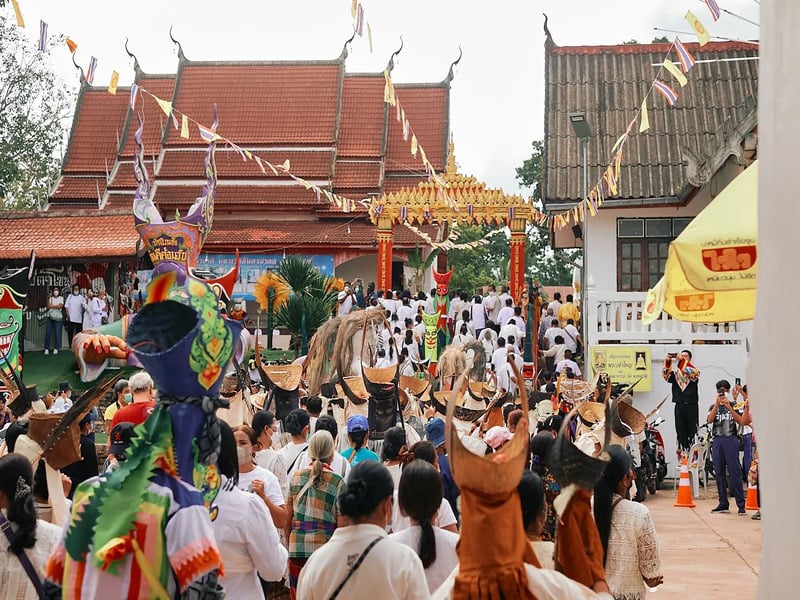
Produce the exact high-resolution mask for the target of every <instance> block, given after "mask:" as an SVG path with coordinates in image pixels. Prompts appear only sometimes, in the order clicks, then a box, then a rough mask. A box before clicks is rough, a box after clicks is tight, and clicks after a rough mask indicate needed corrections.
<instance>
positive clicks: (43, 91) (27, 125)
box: [0, 14, 73, 210]
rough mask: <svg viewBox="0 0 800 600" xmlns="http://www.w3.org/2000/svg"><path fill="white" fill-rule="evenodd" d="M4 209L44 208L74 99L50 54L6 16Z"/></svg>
mask: <svg viewBox="0 0 800 600" xmlns="http://www.w3.org/2000/svg"><path fill="white" fill-rule="evenodd" d="M0 65H2V66H0V73H2V76H0V209H16V210H30V209H32V208H36V207H37V206H38V205H39V204H40V203H44V201H46V199H47V197H48V196H49V194H50V188H51V186H52V182H53V181H54V180H55V178H56V176H57V175H58V171H59V162H60V161H59V158H58V156H57V155H56V153H57V150H58V149H59V148H60V147H61V145H62V144H63V141H64V137H65V133H66V127H65V123H66V119H68V118H69V117H70V113H71V107H72V101H73V95H72V94H71V93H70V92H69V91H68V90H67V88H66V86H65V84H64V83H63V82H62V81H60V80H59V79H58V77H57V76H56V75H55V74H54V73H53V71H52V70H51V68H50V65H48V63H47V60H46V53H42V52H39V51H38V50H37V49H36V47H35V46H33V44H32V43H31V42H30V41H29V40H28V39H27V38H26V37H25V36H24V35H23V34H22V33H21V32H20V31H19V30H18V29H17V27H16V25H15V24H14V23H12V22H11V21H9V19H7V18H6V16H5V15H2V14H0Z"/></svg>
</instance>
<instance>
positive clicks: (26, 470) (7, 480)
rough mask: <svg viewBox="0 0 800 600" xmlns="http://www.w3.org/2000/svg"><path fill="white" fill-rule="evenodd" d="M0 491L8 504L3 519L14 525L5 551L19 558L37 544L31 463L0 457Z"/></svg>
mask: <svg viewBox="0 0 800 600" xmlns="http://www.w3.org/2000/svg"><path fill="white" fill-rule="evenodd" d="M0 490H1V491H2V492H3V494H5V496H6V500H7V502H8V510H7V512H6V517H7V518H8V520H9V521H11V522H12V523H14V525H16V531H13V530H12V531H10V533H11V542H10V543H9V545H8V549H9V550H10V551H11V552H12V553H13V554H15V555H20V554H21V553H22V552H23V551H24V550H25V548H33V546H34V544H36V505H35V504H34V501H33V471H32V469H31V463H30V462H29V461H28V459H27V458H25V457H24V456H22V455H21V454H13V453H12V454H6V455H5V456H3V457H0Z"/></svg>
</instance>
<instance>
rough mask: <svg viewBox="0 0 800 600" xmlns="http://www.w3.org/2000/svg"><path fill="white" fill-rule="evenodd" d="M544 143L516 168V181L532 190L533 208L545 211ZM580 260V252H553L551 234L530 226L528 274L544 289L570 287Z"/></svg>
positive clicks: (539, 144)
mask: <svg viewBox="0 0 800 600" xmlns="http://www.w3.org/2000/svg"><path fill="white" fill-rule="evenodd" d="M543 149H544V143H543V142H542V141H541V140H535V141H534V142H533V152H532V153H531V157H530V158H528V159H526V160H525V161H524V162H523V163H522V166H520V167H517V181H519V183H520V185H522V186H524V187H529V188H532V189H531V191H532V200H533V203H534V205H535V206H536V207H537V208H538V209H539V210H542V193H541V190H540V189H539V182H540V181H541V179H542V151H543ZM580 256H581V251H580V250H553V249H552V248H550V233H549V231H548V229H547V228H546V227H542V226H540V225H535V224H532V225H529V226H528V240H527V244H526V251H525V264H526V265H527V272H528V273H527V274H528V275H529V276H531V277H533V278H534V279H536V280H538V281H539V282H541V284H542V285H571V284H572V272H573V270H574V263H575V261H576V260H577V259H578V258H579V257H580Z"/></svg>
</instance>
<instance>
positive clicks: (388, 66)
mask: <svg viewBox="0 0 800 600" xmlns="http://www.w3.org/2000/svg"><path fill="white" fill-rule="evenodd" d="M402 49H403V36H402V35H401V36H400V47H399V48H398V49H397V50H395V51H394V52H392V55H391V56H390V57H389V62H388V63H387V64H386V70H387V71H388V72H389V73H391V72H392V69H394V59H395V57H396V56H397V55H398V54H400V51H401V50H402Z"/></svg>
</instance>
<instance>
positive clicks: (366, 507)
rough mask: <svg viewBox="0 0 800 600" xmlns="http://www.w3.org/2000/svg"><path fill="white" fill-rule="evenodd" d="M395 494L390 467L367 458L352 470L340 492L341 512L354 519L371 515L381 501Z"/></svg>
mask: <svg viewBox="0 0 800 600" xmlns="http://www.w3.org/2000/svg"><path fill="white" fill-rule="evenodd" d="M393 494H394V480H393V479H392V474H391V473H389V469H387V468H386V467H385V466H383V464H382V463H379V462H375V461H374V460H365V461H363V462H360V463H358V464H357V465H356V466H354V467H353V468H352V469H351V470H350V474H349V475H348V476H347V483H346V485H345V487H344V489H342V491H341V493H340V494H339V512H341V513H342V514H343V515H344V516H346V517H350V518H351V519H354V520H361V519H364V518H365V517H369V516H370V515H371V514H372V513H374V512H375V509H377V508H378V506H379V505H380V503H381V502H383V501H384V500H385V499H386V498H388V497H390V496H392V495H393Z"/></svg>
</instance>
